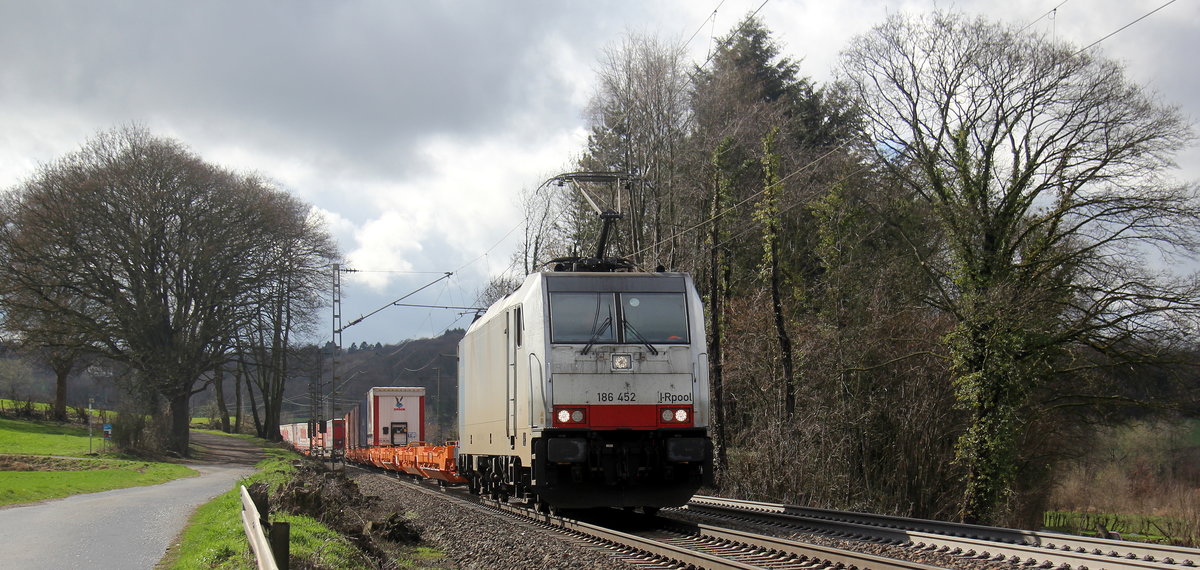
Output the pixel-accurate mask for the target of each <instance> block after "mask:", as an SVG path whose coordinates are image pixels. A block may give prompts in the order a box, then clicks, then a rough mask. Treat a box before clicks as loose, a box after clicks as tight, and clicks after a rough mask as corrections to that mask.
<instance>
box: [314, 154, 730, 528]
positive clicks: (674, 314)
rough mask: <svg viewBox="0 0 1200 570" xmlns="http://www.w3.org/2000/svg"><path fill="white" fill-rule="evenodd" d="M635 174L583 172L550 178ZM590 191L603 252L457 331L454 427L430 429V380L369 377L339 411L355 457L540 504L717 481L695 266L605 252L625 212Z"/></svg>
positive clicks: (626, 502)
mask: <svg viewBox="0 0 1200 570" xmlns="http://www.w3.org/2000/svg"><path fill="white" fill-rule="evenodd" d="M628 181H629V177H628V176H627V175H622V174H614V173H572V174H565V175H560V176H559V177H556V178H553V179H551V180H548V181H547V182H546V184H550V183H552V182H557V183H559V184H560V185H562V184H564V183H571V184H577V183H581V182H583V183H592V182H612V183H614V184H616V183H621V182H624V183H628ZM581 192H582V190H581ZM584 197H585V198H587V199H588V202H589V203H591V204H592V205H593V207H594V208H596V210H597V212H599V213H600V218H601V220H602V222H603V224H604V226H603V229H602V231H601V234H600V244H599V247H598V248H597V253H596V256H595V257H592V258H567V259H561V260H556V262H557V265H555V268H554V271H543V272H540V273H535V274H532V275H530V276H528V277H527V278H526V279H525V281H524V283H523V284H522V285H521V286H520V287H519V288H518V289H517V290H516V291H514V292H512V293H510V294H509V295H507V296H506V297H504V298H503V299H500V300H499V301H497V302H495V303H493V304H492V305H491V307H489V308H488V309H487V311H486V312H484V313H483V314H482V315H481V316H480V317H479V318H477V319H476V320H475V322H474V323H472V324H471V326H470V327H469V328H468V330H467V332H466V334H465V336H464V337H463V339H462V341H461V342H460V343H459V347H458V357H459V366H458V440H457V441H456V442H448V443H447V445H429V444H427V443H426V442H424V440H423V431H422V430H423V429H424V418H423V415H421V414H423V409H424V407H423V406H424V392H423V389H420V388H416V389H413V388H373V389H372V390H371V391H370V392H369V393H368V394H367V398H366V400H365V401H363V402H361V403H360V404H359V405H358V407H357V408H355V409H354V410H352V411H351V413H350V414H349V415H347V417H346V418H344V423H345V426H346V427H345V429H346V432H347V434H346V435H347V437H346V440H345V451H344V456H345V458H346V460H347V461H351V462H357V463H362V464H368V465H373V466H376V467H380V468H384V469H392V470H397V471H402V472H405V473H409V474H412V475H414V476H421V477H428V478H432V479H437V480H439V481H440V482H442V483H443V484H446V483H462V484H465V485H467V486H468V488H469V489H470V490H471V492H473V493H476V494H486V495H490V496H491V497H493V498H496V499H501V500H508V499H517V500H520V501H523V502H525V503H527V504H529V505H533V506H537V507H538V508H540V509H543V510H549V509H561V508H592V507H626V508H642V509H643V510H645V511H647V512H653V511H656V510H657V509H659V508H661V507H670V506H679V505H683V504H685V503H686V502H687V501H688V499H690V498H691V496H692V495H693V494H694V493H695V492H696V491H697V490H698V489H699V488H700V486H701V485H703V484H705V483H707V482H710V481H711V477H712V443H711V440H710V439H709V436H708V425H709V396H708V394H709V387H708V355H707V353H706V350H705V346H706V345H705V334H704V311H703V307H702V305H701V301H700V296H699V295H698V294H697V292H696V288H695V286H694V284H693V282H692V279H691V276H689V275H688V274H686V273H668V272H663V271H661V270H660V271H658V272H635V271H632V267H631V265H630V264H629V263H627V262H625V261H624V260H621V259H618V258H606V257H605V255H604V250H605V242H606V239H607V236H608V234H609V231H610V229H611V227H612V225H613V223H614V222H615V221H616V220H619V219H620V217H621V216H620V214H617V213H615V212H613V211H604V212H600V210H599V208H597V207H596V206H595V203H594V201H593V200H592V199H591V198H590V197H589V196H588V195H587V193H586V192H585V193H584ZM388 390H398V391H400V392H396V393H395V394H391V395H389V394H390V393H389V392H388ZM405 391H407V392H405ZM401 393H403V394H404V395H403V396H400V395H398V394H401ZM402 397H406V398H412V399H415V402H413V401H412V400H409V403H404V402H403V401H402ZM389 398H391V399H390V400H389ZM401 408H403V409H401ZM397 414H399V415H397ZM331 429H332V428H331ZM297 439H298V436H297Z"/></svg>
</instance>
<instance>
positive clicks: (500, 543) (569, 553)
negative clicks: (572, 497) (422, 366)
mask: <svg viewBox="0 0 1200 570" xmlns="http://www.w3.org/2000/svg"><path fill="white" fill-rule="evenodd" d="M354 471H355V470H353V469H352V470H351V473H352V474H351V477H353V478H354V479H355V480H356V482H357V483H358V486H359V489H361V490H362V492H363V494H365V495H371V496H375V497H379V499H380V501H381V503H380V505H379V506H380V507H385V508H391V509H394V510H395V512H399V513H404V515H405V517H406V518H408V519H409V520H410V522H411V524H412V526H413V527H415V528H416V529H418V530H419V531H420V533H421V537H422V539H423V540H424V541H426V542H428V543H430V544H431V545H433V546H437V547H439V548H441V549H442V550H444V551H445V552H446V558H445V559H444V560H441V561H439V562H434V563H429V562H426V567H440V568H466V569H476V568H478V569H489V570H493V569H494V570H518V569H520V570H525V569H528V568H547V569H556V568H561V569H564V570H566V569H570V570H579V569H580V568H613V569H625V568H633V566H630V565H628V564H626V563H624V562H622V561H621V560H619V559H617V558H614V557H613V556H612V555H611V554H609V553H607V552H604V551H602V550H601V549H599V548H598V547H593V546H589V545H587V544H585V543H583V542H582V541H578V540H572V539H570V538H568V537H565V536H563V535H560V534H557V533H554V532H551V531H549V530H546V529H543V528H541V527H538V526H536V525H533V524H530V523H526V522H523V521H520V520H517V519H514V518H511V517H508V516H504V515H501V514H498V513H494V512H490V511H488V510H487V509H484V508H483V507H477V506H473V505H469V504H464V503H463V502H461V501H457V500H452V499H451V498H450V497H447V496H444V495H442V494H441V493H440V492H438V491H437V490H435V489H434V488H432V487H424V486H422V487H421V488H417V487H414V486H413V485H411V484H409V483H403V482H400V481H397V480H396V479H395V477H394V476H387V475H382V474H378V473H364V472H358V473H354Z"/></svg>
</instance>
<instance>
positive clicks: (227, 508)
mask: <svg viewBox="0 0 1200 570" xmlns="http://www.w3.org/2000/svg"><path fill="white" fill-rule="evenodd" d="M260 441H261V440H260ZM264 451H265V452H266V454H267V458H266V459H264V460H262V461H260V462H259V463H258V465H257V466H256V467H257V468H258V470H259V471H258V473H256V474H254V475H252V476H250V477H248V478H246V479H245V480H243V481H242V482H241V483H239V486H240V485H247V486H249V485H251V484H254V483H258V482H264V483H267V484H268V485H270V486H271V489H272V491H274V490H276V489H278V488H279V486H280V485H283V484H284V483H286V482H287V481H288V479H289V477H290V474H291V473H292V472H293V471H294V469H293V467H292V461H293V460H295V459H298V458H299V457H300V456H299V455H298V454H297V453H295V452H292V451H288V450H283V449H275V448H266V449H265V450H264ZM241 512H242V503H241V496H240V493H239V490H238V487H235V488H234V489H232V490H230V491H229V492H227V493H225V494H223V495H221V496H219V497H217V498H216V499H214V500H212V501H210V502H209V503H208V504H205V505H204V506H202V507H200V508H199V509H197V510H196V513H195V514H193V515H192V518H191V520H189V521H188V526H187V529H186V530H184V532H183V537H182V540H181V541H180V543H179V545H178V547H177V548H174V549H173V550H172V551H171V552H170V553H169V554H168V557H167V559H165V560H164V561H163V564H160V568H170V569H172V570H191V569H232V568H239V569H240V568H252V567H254V554H253V553H252V552H251V551H250V545H249V543H248V542H247V541H246V533H245V530H243V528H242V518H241ZM271 520H272V521H283V522H287V523H289V524H291V541H290V544H291V560H292V561H293V564H292V565H293V567H297V568H299V567H304V568H362V567H370V566H371V564H370V562H369V561H368V560H367V558H366V557H365V555H364V554H363V553H362V552H360V551H359V550H358V549H357V548H355V547H354V546H353V545H352V544H350V542H349V541H348V540H346V539H345V538H343V537H342V536H341V535H339V534H337V533H336V532H334V531H333V530H331V529H329V528H328V527H326V526H325V525H323V524H321V523H320V522H318V521H316V520H315V519H313V518H311V517H304V516H294V515H286V514H276V515H272V516H271Z"/></svg>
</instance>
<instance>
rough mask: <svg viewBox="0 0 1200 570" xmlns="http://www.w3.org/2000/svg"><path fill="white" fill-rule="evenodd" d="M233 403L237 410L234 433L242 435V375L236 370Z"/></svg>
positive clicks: (234, 419) (234, 417) (234, 418)
mask: <svg viewBox="0 0 1200 570" xmlns="http://www.w3.org/2000/svg"><path fill="white" fill-rule="evenodd" d="M233 401H234V404H233V406H234V407H235V408H237V412H236V413H235V414H234V416H233V433H242V374H241V372H238V371H236V370H235V371H234V373H233Z"/></svg>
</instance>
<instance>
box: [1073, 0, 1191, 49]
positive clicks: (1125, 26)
mask: <svg viewBox="0 0 1200 570" xmlns="http://www.w3.org/2000/svg"><path fill="white" fill-rule="evenodd" d="M1175 2H1176V0H1167V2H1166V3H1165V4H1163V5H1162V6H1159V7H1157V8H1155V9H1153V10H1151V11H1149V12H1146V13H1145V14H1142V15H1141V17H1139V18H1137V19H1136V20H1134V21H1132V22H1129V23H1128V24H1125V25H1124V26H1121V27H1120V28H1117V29H1116V30H1114V31H1113V32H1111V33H1109V34H1108V35H1107V36H1104V37H1102V38H1100V39H1098V40H1096V41H1094V42H1092V43H1090V44H1088V45H1086V46H1084V48H1083V49H1081V50H1079V51H1077V52H1075V53H1074V54H1073V55H1079V54H1081V53H1083V52H1085V51H1087V50H1089V49H1091V48H1093V47H1095V46H1096V45H1097V44H1099V43H1100V42H1103V41H1104V40H1107V39H1108V38H1111V37H1113V36H1115V35H1117V34H1119V33H1121V32H1122V31H1124V30H1125V29H1126V28H1128V27H1129V26H1132V25H1134V24H1136V23H1138V22H1140V21H1142V20H1145V19H1146V18H1148V17H1150V16H1151V15H1152V14H1154V13H1155V12H1158V11H1159V10H1162V9H1163V8H1166V7H1167V6H1170V5H1171V4H1174V3H1175Z"/></svg>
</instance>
